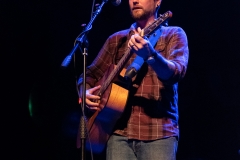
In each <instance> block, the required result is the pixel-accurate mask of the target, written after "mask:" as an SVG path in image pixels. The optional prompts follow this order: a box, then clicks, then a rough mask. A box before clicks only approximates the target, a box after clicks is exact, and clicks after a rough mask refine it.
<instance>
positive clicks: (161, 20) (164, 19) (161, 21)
mask: <svg viewBox="0 0 240 160" xmlns="http://www.w3.org/2000/svg"><path fill="white" fill-rule="evenodd" d="M171 17H172V12H171V11H167V12H165V13H164V14H160V15H159V17H158V18H157V19H156V20H155V21H154V22H153V23H152V24H150V25H149V26H147V27H146V28H144V29H143V30H142V33H141V36H142V37H143V36H148V35H149V34H151V33H152V32H153V31H155V30H156V29H157V28H158V27H160V26H162V25H166V26H167V25H168V20H169V19H170V18H171Z"/></svg>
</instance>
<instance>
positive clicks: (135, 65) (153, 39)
mask: <svg viewBox="0 0 240 160" xmlns="http://www.w3.org/2000/svg"><path fill="white" fill-rule="evenodd" d="M160 36H161V27H159V28H158V29H157V30H156V31H155V32H154V33H153V34H151V35H150V37H149V38H148V39H149V41H150V43H151V44H152V46H153V47H154V46H155V45H156V43H157V41H158V39H159V38H160ZM143 63H144V60H143V58H142V57H140V56H138V55H137V56H136V58H135V59H134V60H133V62H132V63H131V64H130V65H129V66H128V67H127V70H126V73H125V75H124V78H125V79H132V78H133V77H134V76H135V75H136V74H137V72H138V71H139V70H140V68H141V67H142V64H143Z"/></svg>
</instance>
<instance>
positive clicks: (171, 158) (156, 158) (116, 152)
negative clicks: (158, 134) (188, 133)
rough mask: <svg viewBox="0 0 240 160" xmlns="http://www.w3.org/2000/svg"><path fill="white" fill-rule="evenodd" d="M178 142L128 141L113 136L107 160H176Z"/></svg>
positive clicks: (109, 143)
mask: <svg viewBox="0 0 240 160" xmlns="http://www.w3.org/2000/svg"><path fill="white" fill-rule="evenodd" d="M177 147H178V141H177V139H176V137H170V138H166V139H161V140H154V141H140V140H128V139H127V137H123V136H119V135H112V136H111V137H110V139H109V140H108V143H107V154H106V158H107V160H175V159H176V153H177Z"/></svg>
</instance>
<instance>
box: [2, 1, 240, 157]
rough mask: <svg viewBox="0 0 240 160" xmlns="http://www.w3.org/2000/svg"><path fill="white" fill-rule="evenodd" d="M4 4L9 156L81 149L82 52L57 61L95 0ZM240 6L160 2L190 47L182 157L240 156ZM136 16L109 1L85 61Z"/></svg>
mask: <svg viewBox="0 0 240 160" xmlns="http://www.w3.org/2000/svg"><path fill="white" fill-rule="evenodd" d="M96 2H98V3H101V1H96ZM0 6H1V9H0V31H1V32H0V40H1V42H0V43H1V44H0V47H1V57H2V58H1V65H2V67H1V73H2V74H1V75H2V76H1V82H2V83H1V85H2V87H1V91H2V94H1V95H2V96H1V97H2V98H1V102H2V103H1V109H2V110H1V122H2V125H1V134H2V136H1V138H2V140H1V141H2V143H1V148H2V153H5V154H6V156H5V159H13V158H15V159H25V160H27V159H34V160H35V159H58V160H70V159H71V160H74V159H80V157H81V154H80V150H78V149H76V147H75V140H76V134H77V127H78V123H79V118H80V106H79V105H78V104H77V101H78V100H77V92H76V85H75V84H76V77H77V76H78V75H79V74H80V73H81V72H82V67H83V56H82V54H81V52H80V51H79V50H78V51H76V54H75V58H74V59H72V61H71V63H70V65H69V66H68V67H67V68H65V69H63V68H61V67H60V66H61V63H62V61H63V60H64V58H65V57H66V56H67V55H68V54H69V53H70V51H71V50H72V48H73V45H74V41H75V38H76V37H77V36H78V35H79V34H80V33H81V31H82V27H81V25H82V24H84V23H86V24H88V23H89V21H90V17H91V10H92V1H89V0H85V1H83V0H78V1H77V0H71V1H67V0H58V1H55V0H34V1H30V0H22V1H17V0H12V1H1V2H0ZM239 8H240V1H239V0H231V1H223V0H212V1H210V0H202V1H193V0H185V1H179V0H163V2H162V6H161V9H160V11H159V13H164V12H166V11H168V10H170V11H172V12H173V17H172V18H171V20H170V21H169V25H173V26H174V25H176V26H181V27H182V28H183V29H184V30H185V32H186V33H187V36H188V41H189V49H190V57H189V65H188V71H187V74H186V77H185V79H184V80H183V81H181V82H180V83H179V112H180V121H179V123H180V141H179V149H178V160H238V159H240V153H239V152H240V151H239V150H240V118H239V117H240V104H239V96H240V93H239V89H240V85H239V80H240V76H239V73H240V64H239V58H240V52H239V46H240V40H239V37H240V31H239V28H240V9H239ZM94 10H95V9H94ZM132 23H133V20H132V19H131V18H130V16H129V10H128V1H125V0H122V3H121V4H120V5H119V6H117V7H116V6H113V5H112V4H111V3H110V2H107V3H106V4H105V5H104V7H103V8H102V11H101V13H100V14H99V15H98V16H97V18H96V20H95V21H94V23H93V27H92V29H91V31H90V32H89V34H88V41H89V51H88V57H87V62H88V64H90V63H91V61H92V60H93V58H94V57H95V56H96V55H97V52H98V51H99V50H100V48H101V46H102V45H103V43H104V41H105V40H106V38H107V37H108V36H109V35H111V34H112V33H114V32H115V31H118V30H121V29H126V28H128V27H129V26H130V25H131V24H132ZM29 108H30V109H29ZM2 156H4V154H2ZM95 157H96V158H95V159H103V157H104V155H96V156H95Z"/></svg>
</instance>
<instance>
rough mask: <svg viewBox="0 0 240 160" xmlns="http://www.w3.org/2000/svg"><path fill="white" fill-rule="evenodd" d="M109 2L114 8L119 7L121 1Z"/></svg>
mask: <svg viewBox="0 0 240 160" xmlns="http://www.w3.org/2000/svg"><path fill="white" fill-rule="evenodd" d="M111 2H112V4H113V5H114V6H119V5H120V3H121V0H111Z"/></svg>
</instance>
